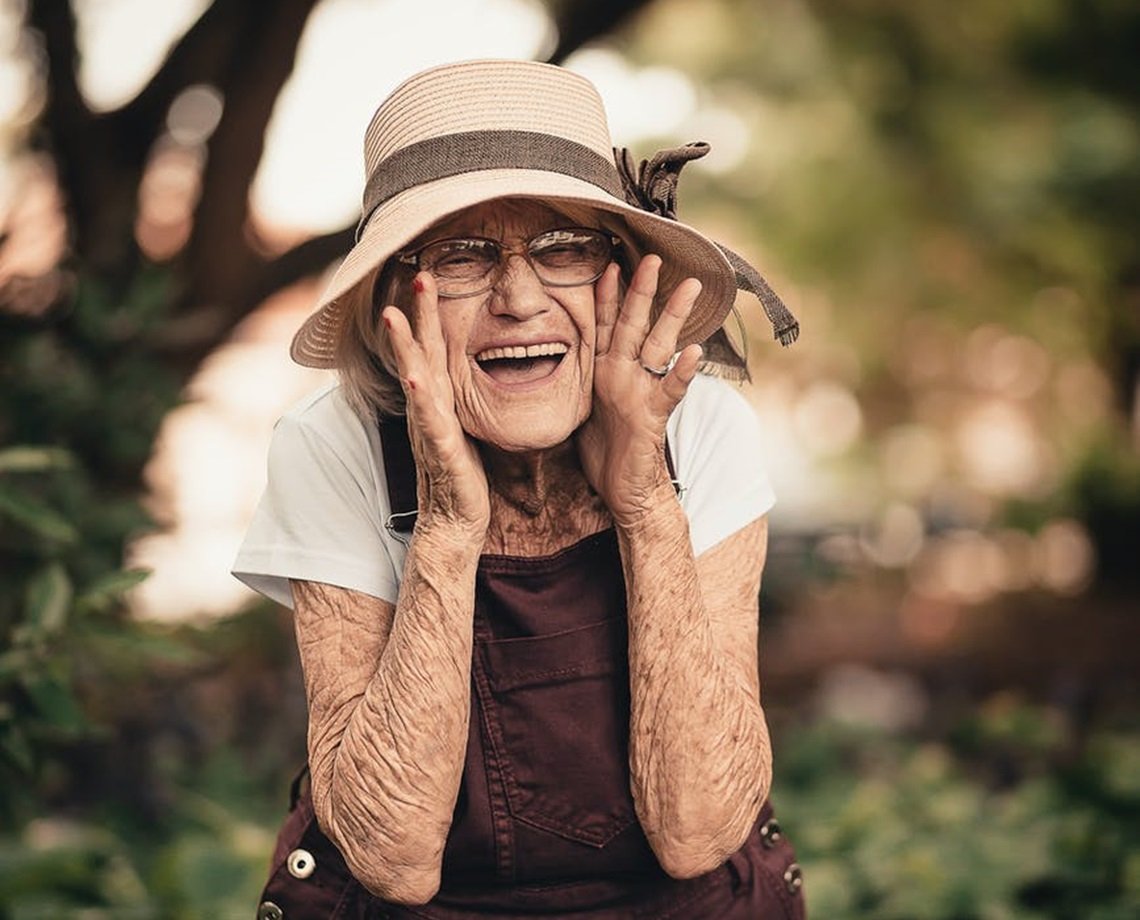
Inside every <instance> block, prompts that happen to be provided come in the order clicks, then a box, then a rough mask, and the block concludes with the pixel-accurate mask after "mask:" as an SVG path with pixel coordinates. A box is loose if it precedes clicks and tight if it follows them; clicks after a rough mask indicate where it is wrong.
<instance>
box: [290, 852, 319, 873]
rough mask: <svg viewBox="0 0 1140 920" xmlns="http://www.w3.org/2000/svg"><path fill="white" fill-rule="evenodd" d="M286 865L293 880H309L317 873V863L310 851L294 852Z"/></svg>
mask: <svg viewBox="0 0 1140 920" xmlns="http://www.w3.org/2000/svg"><path fill="white" fill-rule="evenodd" d="M285 865H286V866H287V867H288V869H289V874H290V875H291V876H293V878H308V877H309V876H310V875H312V874H313V872H315V871H316V868H317V861H316V860H315V859H313V854H312V853H310V852H309V851H308V850H294V851H293V852H292V853H290V854H289V859H288V860H286V862H285Z"/></svg>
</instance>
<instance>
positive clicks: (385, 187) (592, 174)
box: [356, 131, 625, 242]
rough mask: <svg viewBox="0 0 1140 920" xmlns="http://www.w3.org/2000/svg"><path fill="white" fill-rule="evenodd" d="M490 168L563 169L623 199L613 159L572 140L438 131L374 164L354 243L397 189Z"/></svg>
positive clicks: (525, 133)
mask: <svg viewBox="0 0 1140 920" xmlns="http://www.w3.org/2000/svg"><path fill="white" fill-rule="evenodd" d="M488 169H538V170H542V171H543V172H556V173H561V174H562V175H564V176H573V177H574V178H575V179H581V180H583V181H584V182H589V183H590V184H591V185H596V186H597V187H598V188H600V189H602V190H603V191H605V192H609V193H610V194H611V195H613V196H614V197H615V198H617V199H619V200H624V199H625V196H624V194H623V192H622V185H621V179H619V178H618V173H617V168H616V167H615V166H614V163H613V160H609V159H607V158H606V157H604V156H602V155H601V154H599V153H598V152H597V151H596V150H591V149H590V148H589V147H586V146H584V145H582V144H579V143H577V142H576V141H572V140H567V139H566V138H564V137H556V136H555V135H552V134H540V133H538V132H536V131H464V132H461V133H458V134H442V135H439V136H437V137H429V138H428V139H427V140H423V141H418V142H416V143H414V144H409V145H408V146H407V147H401V148H400V149H399V150H397V151H396V152H395V153H393V154H392V155H391V156H389V157H385V158H384V159H383V160H381V161H380V162H379V163H377V164H376V168H375V169H374V170H373V171H372V175H371V176H370V177H369V179H368V184H367V185H366V186H365V187H364V204H363V207H362V208H361V217H360V223H359V224H357V226H356V239H357V241H358V242H359V240H360V237H361V234H363V233H364V227H365V225H366V224H367V223H368V219H369V218H370V217H371V216H372V214H373V213H374V212H375V211H376V209H377V208H378V207H380V205H382V204H383V203H384V202H385V201H388V200H390V199H391V198H394V197H395V196H396V195H399V194H400V193H401V192H406V191H407V190H408V189H411V188H415V187H416V186H417V185H423V184H424V183H425V182H434V181H436V180H437V179H446V178H448V177H450V176H459V175H462V174H463V173H469V172H479V171H481V170H488Z"/></svg>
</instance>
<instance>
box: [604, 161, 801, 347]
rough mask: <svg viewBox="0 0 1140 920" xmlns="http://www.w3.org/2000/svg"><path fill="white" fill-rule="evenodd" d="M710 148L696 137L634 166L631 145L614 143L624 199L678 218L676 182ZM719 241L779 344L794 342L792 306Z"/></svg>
mask: <svg viewBox="0 0 1140 920" xmlns="http://www.w3.org/2000/svg"><path fill="white" fill-rule="evenodd" d="M710 149H711V148H710V147H709V145H708V144H706V143H704V142H703V141H695V142H693V143H691V144H685V145H683V146H681V147H670V148H667V149H665V150H659V151H657V153H655V154H654V155H653V157H652V158H651V159H649V160H642V161H641V163H640V165H639V166H637V167H636V168H635V167H634V164H633V155H632V154H631V153H630V152H629V149H628V148H627V147H615V148H614V162H615V163H616V164H617V171H618V175H619V176H620V178H621V184H622V190H623V191H624V192H625V200H626V201H627V202H629V203H630V204H631V205H633V206H634V207H638V208H641V209H642V210H644V211H651V212H653V213H655V214H659V215H660V216H662V217H665V218H668V219H669V220H676V219H677V182H678V180H679V179H680V177H681V169H682V168H683V167H684V165H685V164H686V163H688V162H689V161H690V160H698V159H700V158H701V157H703V156H704V155H705V154H707V153H708V152H709V150H710ZM716 245H717V248H718V249H720V251H721V252H723V253H724V255H725V258H727V259H728V262H729V264H730V265H731V266H732V270H733V271H734V272H735V273H736V286H737V287H738V288H740V289H741V290H744V291H750V292H751V293H752V294H753V295H754V296H755V297H756V298H757V299H758V300H759V301H760V304H761V306H763V308H764V313H765V315H766V316H767V317H768V321H769V322H770V323H771V324H772V328H773V330H775V336H776V338H777V339H779V341H780V344H781V345H784V346H788V345H791V344H792V343H793V342H794V341H795V340H796V339H797V338H799V335H800V324H799V322H798V320H796V318H795V317H794V316H793V315H792V312H791V310H789V309H788V308H787V307H786V306H785V305H784V302H783V301H782V300H781V299H780V297H779V295H778V294H777V293H776V292H775V291H773V290H772V288H771V286H770V285H769V284H768V282H767V281H765V280H764V276H763V275H761V274H760V272H758V271H757V270H756V269H755V268H753V267H752V266H751V265H749V264H748V262H747V261H745V260H744V258H743V257H741V256H740V255H738V254H737V253H735V252H733V251H732V250H731V249H729V248H728V247H727V246H724V245H722V244H720V243H717V244H716Z"/></svg>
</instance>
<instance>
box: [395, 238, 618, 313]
mask: <svg viewBox="0 0 1140 920" xmlns="http://www.w3.org/2000/svg"><path fill="white" fill-rule="evenodd" d="M574 230H580V231H583V232H585V233H594V234H597V235H598V236H600V237H602V238H604V239H608V240H609V243H610V253H609V257H608V258H607V259H606V260H605V262H604V263H603V264H602V267H601V268H600V269H599V270H598V272H597V274H595V275H594V276H593V277H592V278H588V279H587V280H585V281H569V282H554V281H547V280H546V279H545V278H543V277H542V273H541V272H540V271H539V269H538V267H537V266H536V265H535V264H534V262H533V261H532V260H531V257H530V247H531V244H532V243H533V242H534V241H535V240H537V239H538V238H539V237H542V236H545V235H546V234H548V233H565V232H568V231H574ZM452 240H455V241H475V242H480V243H490V244H491V245H492V246H494V247H495V248H496V249H497V250H498V253H499V260H498V263H497V265H495V266H493V267H492V268H491V270H490V271H489V272H488V273H487V276H486V277H487V278H488V279H489V283H488V284H487V286H486V287H481V288H479V289H478V290H474V291H465V292H464V293H462V294H448V293H445V292H443V291H440V290H439V289H438V286H437V296H439V297H443V298H446V299H448V300H459V299H461V298H463V297H477V296H478V295H480V294H486V293H487V292H488V291H489V290H491V288H493V287H494V286H495V285H496V284H498V283H499V279H500V278H501V277H502V275H503V271H504V270H505V269H506V266H507V257H508V256H521V257H522V258H523V259H525V260H526V264H527V265H529V266H530V269H531V271H533V272H534V274H535V277H536V278H538V280H539V281H540V282H542V286H543V287H553V288H570V287H582V286H583V285H586V284H593V283H594V282H595V281H597V280H598V279H599V278H600V277H602V275H603V274H605V271H606V268H607V267H608V266H609V264H610V263H611V262H614V261H618V259H619V257H620V254H621V247H622V241H621V237H619V236H617V235H615V234H613V233H609V232H607V231H605V230H601V229H599V228H598V227H551V228H550V229H549V230H543V231H541V232H539V233H536V234H535V235H534V236H532V237H531V238H530V239H529V240H526V241H525V242H524V243H523V244H522V248H518V247H515V246H507V245H506V244H505V243H504V242H503V241H502V240H493V239H491V238H490V237H486V236H442V237H440V238H439V239H435V240H429V241H428V242H426V243H424V244H423V245H422V246H418V247H417V248H415V249H412V250H405V251H403V252H398V253H396V255H395V256H394V258H395V260H396V261H397V262H398V263H400V264H401V265H407V266H410V267H412V268H414V269H415V270H416V271H421V270H425V271H430V269H421V266H420V256H421V254H422V253H423V251H424V250H425V249H428V248H430V247H432V246H436V245H438V244H439V243H447V242H449V241H452ZM433 277H434V275H433ZM437 282H438V279H437Z"/></svg>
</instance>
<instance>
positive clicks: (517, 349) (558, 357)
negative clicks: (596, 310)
mask: <svg viewBox="0 0 1140 920" xmlns="http://www.w3.org/2000/svg"><path fill="white" fill-rule="evenodd" d="M569 350H570V349H569V347H568V346H567V345H565V344H564V343H563V342H542V343H540V344H537V345H505V346H497V347H495V348H487V349H484V350H483V351H481V352H479V353H478V354H476V355H475V362H476V363H477V364H478V365H479V367H480V369H481V370H482V371H483V373H485V374H486V375H487V376H488V377H490V378H491V379H493V380H495V381H496V382H498V383H507V384H513V383H530V382H531V381H534V380H541V379H543V378H544V377H549V376H550V375H551V374H553V373H554V371H555V370H556V369H557V368H558V365H559V364H561V363H562V359H563V358H564V357H565V356H566V353H567V352H568V351H569Z"/></svg>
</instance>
